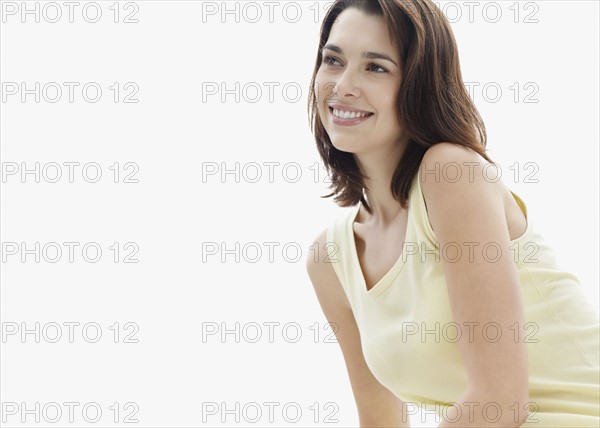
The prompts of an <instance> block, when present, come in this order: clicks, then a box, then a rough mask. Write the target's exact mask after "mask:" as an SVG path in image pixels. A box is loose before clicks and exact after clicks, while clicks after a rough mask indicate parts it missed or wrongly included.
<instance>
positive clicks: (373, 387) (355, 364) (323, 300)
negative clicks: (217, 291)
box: [306, 230, 410, 427]
mask: <svg viewBox="0 0 600 428" xmlns="http://www.w3.org/2000/svg"><path fill="white" fill-rule="evenodd" d="M326 239H327V231H326V230H324V231H323V232H321V233H320V234H319V236H318V237H317V238H316V239H315V242H314V244H313V245H318V248H319V249H325V248H326V246H325V244H326ZM316 254H317V255H318V257H319V260H315V259H314V258H313V255H314V252H309V256H308V257H307V259H306V270H307V272H308V275H309V277H310V280H311V282H312V284H313V287H314V290H315V293H316V295H317V299H318V301H319V304H320V305H321V309H322V310H323V314H324V315H325V317H326V318H327V321H328V322H330V323H331V324H332V325H334V326H335V327H336V328H334V331H335V335H336V338H337V341H338V343H339V345H340V348H341V350H342V355H343V357H344V361H345V363H346V369H347V371H348V376H349V379H350V384H351V387H352V392H353V395H354V399H355V401H356V405H357V409H358V413H359V418H360V423H361V426H397V427H410V424H409V423H408V416H406V415H405V416H403V414H402V410H403V408H404V406H403V403H402V401H401V400H400V399H399V398H398V397H396V396H395V395H394V394H393V393H392V392H391V391H390V390H388V389H387V388H385V387H384V386H383V385H381V384H380V383H379V382H378V381H377V379H376V378H375V377H374V376H373V374H372V373H371V370H370V369H369V367H368V366H367V364H366V362H365V359H364V356H363V352H362V347H361V343H360V335H359V331H358V327H357V325H356V321H355V318H354V315H353V313H352V309H351V307H350V304H349V302H348V298H347V297H346V294H345V292H344V289H343V288H342V285H341V284H340V282H339V279H338V277H337V275H336V274H335V271H334V269H333V266H332V265H331V262H329V261H328V258H327V257H326V251H317V252H316ZM402 421H405V423H402Z"/></svg>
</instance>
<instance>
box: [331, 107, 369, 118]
mask: <svg viewBox="0 0 600 428" xmlns="http://www.w3.org/2000/svg"><path fill="white" fill-rule="evenodd" d="M370 114H371V113H358V112H349V111H342V110H338V109H335V108H334V109H333V115H334V116H336V117H339V118H340V119H356V118H358V117H367V116H369V115H370Z"/></svg>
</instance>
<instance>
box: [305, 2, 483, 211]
mask: <svg viewBox="0 0 600 428" xmlns="http://www.w3.org/2000/svg"><path fill="white" fill-rule="evenodd" d="M347 8H355V9H358V10H360V11H362V12H364V13H366V14H367V15H370V16H382V17H383V18H384V20H385V23H386V24H387V28H388V30H389V34H390V38H391V40H392V41H393V44H394V46H395V48H396V49H397V52H398V56H399V58H400V68H401V70H402V77H401V79H402V81H401V85H400V91H399V93H398V97H397V106H398V108H397V115H398V123H399V124H400V126H401V127H402V130H403V132H405V133H406V134H405V135H407V137H408V139H407V141H408V145H407V147H406V150H405V151H404V154H403V156H402V158H401V160H400V161H399V163H398V165H397V166H396V169H395V171H394V174H393V177H392V181H391V191H392V195H393V196H394V198H395V199H396V200H398V201H399V202H400V204H401V205H402V207H404V208H406V207H407V205H408V204H407V200H408V195H409V191H410V187H411V183H412V179H413V178H414V176H415V174H416V173H417V172H418V168H419V165H420V163H421V161H422V159H423V156H424V154H425V152H426V151H427V149H428V148H429V147H431V146H432V145H434V144H437V143H441V142H450V143H454V144H459V145H462V146H465V147H468V148H471V149H472V150H474V151H476V152H477V153H479V154H480V155H481V156H482V157H483V158H484V159H486V160H487V161H488V162H492V160H491V159H490V158H489V157H488V155H487V154H486V150H485V147H486V144H487V134H486V130H485V125H484V123H483V120H482V119H481V116H480V115H479V112H478V111H477V109H476V107H475V105H474V103H473V101H472V100H471V98H470V96H469V94H468V92H467V91H466V89H465V86H464V82H463V80H462V75H461V71H460V63H459V58H458V48H457V46H456V41H455V39H454V34H453V32H452V29H451V28H450V23H449V22H448V20H447V19H446V17H445V16H444V15H443V13H442V12H441V11H440V10H439V9H438V8H437V7H436V5H435V4H434V3H433V2H432V1H431V0H336V1H335V2H334V3H333V5H332V6H331V8H330V9H329V11H328V12H327V14H326V16H325V18H324V20H323V24H322V26H321V35H320V41H319V47H318V50H317V61H316V64H315V68H314V71H313V75H312V79H311V84H310V89H309V95H308V114H309V123H310V129H311V131H312V133H313V135H314V136H315V141H316V143H317V149H318V151H319V155H320V157H321V159H322V160H323V162H324V165H325V169H326V170H327V172H328V174H329V176H330V179H331V185H330V186H329V187H330V189H332V190H333V192H332V193H330V194H329V195H325V196H322V197H323V198H328V197H331V196H335V198H334V201H335V202H336V203H337V204H338V205H340V206H342V207H348V206H353V205H356V204H357V203H358V202H362V204H363V205H364V206H365V208H366V210H367V211H368V212H369V213H372V211H371V207H370V206H369V205H368V203H367V201H366V200H365V198H364V193H363V192H364V188H365V187H366V186H365V183H364V177H363V174H362V173H361V171H360V170H359V168H358V165H357V163H356V161H355V157H354V154H352V153H348V152H343V151H340V150H338V149H336V148H335V147H334V146H333V145H332V143H331V140H330V138H329V135H328V134H327V132H326V131H325V128H324V127H323V123H322V122H321V119H320V117H319V115H318V114H317V96H316V93H315V88H314V85H315V79H316V75H317V72H318V70H319V68H320V66H321V62H322V59H323V58H322V54H321V50H322V49H323V46H324V45H325V43H327V39H328V38H329V33H330V32H331V27H332V26H333V23H334V22H335V21H336V19H337V17H338V16H339V15H340V13H341V12H343V11H344V10H345V9H347ZM367 178H368V177H367Z"/></svg>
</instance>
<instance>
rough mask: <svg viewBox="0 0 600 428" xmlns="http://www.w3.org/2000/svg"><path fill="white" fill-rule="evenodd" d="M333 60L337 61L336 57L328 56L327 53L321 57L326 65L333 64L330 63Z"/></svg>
mask: <svg viewBox="0 0 600 428" xmlns="http://www.w3.org/2000/svg"><path fill="white" fill-rule="evenodd" d="M333 61H337V58H334V57H332V56H329V55H325V56H324V57H323V62H324V63H325V64H327V65H333V64H332V62H333Z"/></svg>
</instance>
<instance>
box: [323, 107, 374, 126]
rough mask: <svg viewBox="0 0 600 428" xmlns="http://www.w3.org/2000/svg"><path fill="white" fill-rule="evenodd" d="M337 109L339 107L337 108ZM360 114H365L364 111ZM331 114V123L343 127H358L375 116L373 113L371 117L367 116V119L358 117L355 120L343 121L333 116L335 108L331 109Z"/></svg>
mask: <svg viewBox="0 0 600 428" xmlns="http://www.w3.org/2000/svg"><path fill="white" fill-rule="evenodd" d="M336 109H337V107H336ZM346 111H356V110H346ZM359 112H364V111H363V110H361V111H359ZM329 113H330V114H331V121H332V122H333V123H334V125H341V126H354V125H358V124H359V123H363V122H365V121H367V120H369V119H370V118H372V117H373V116H374V114H373V113H372V114H371V115H370V116H367V117H356V118H354V119H341V118H339V117H337V116H335V115H334V114H333V107H329ZM364 113H370V112H364Z"/></svg>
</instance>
